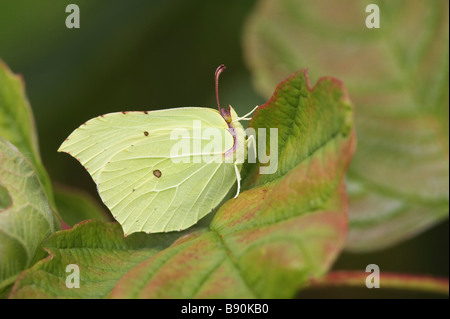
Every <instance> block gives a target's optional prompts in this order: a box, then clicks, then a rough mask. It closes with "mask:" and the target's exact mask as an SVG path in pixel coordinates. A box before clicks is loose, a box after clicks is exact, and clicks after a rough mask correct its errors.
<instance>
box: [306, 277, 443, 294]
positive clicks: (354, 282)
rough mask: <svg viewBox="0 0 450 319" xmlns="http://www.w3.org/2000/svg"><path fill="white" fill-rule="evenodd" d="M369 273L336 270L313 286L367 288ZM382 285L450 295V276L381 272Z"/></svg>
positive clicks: (312, 284)
mask: <svg viewBox="0 0 450 319" xmlns="http://www.w3.org/2000/svg"><path fill="white" fill-rule="evenodd" d="M368 275H369V273H366V272H362V271H335V272H331V273H329V274H327V275H325V276H323V277H321V278H318V279H314V280H313V281H312V282H311V287H330V286H334V287H359V288H366V278H367V276H368ZM380 287H382V288H389V289H402V290H415V291H423V292H432V293H438V294H443V295H447V296H448V295H449V281H448V278H436V277H430V276H418V275H405V274H395V273H380Z"/></svg>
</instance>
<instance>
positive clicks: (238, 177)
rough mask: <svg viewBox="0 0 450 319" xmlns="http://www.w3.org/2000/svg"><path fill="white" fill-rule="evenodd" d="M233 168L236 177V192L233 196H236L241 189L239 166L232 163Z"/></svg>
mask: <svg viewBox="0 0 450 319" xmlns="http://www.w3.org/2000/svg"><path fill="white" fill-rule="evenodd" d="M234 170H235V172H236V179H237V193H236V196H234V198H236V197H238V195H239V192H240V191H241V173H239V168H238V167H237V165H236V164H234Z"/></svg>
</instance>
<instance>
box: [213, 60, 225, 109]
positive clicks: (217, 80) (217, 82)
mask: <svg viewBox="0 0 450 319" xmlns="http://www.w3.org/2000/svg"><path fill="white" fill-rule="evenodd" d="M226 68H227V67H226V66H225V65H223V64H221V65H219V66H218V67H217V69H216V73H215V76H214V79H215V82H216V100H217V107H218V108H219V112H221V108H220V102H219V76H220V73H222V72H223V71H225V70H226Z"/></svg>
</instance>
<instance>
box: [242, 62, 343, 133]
mask: <svg viewBox="0 0 450 319" xmlns="http://www.w3.org/2000/svg"><path fill="white" fill-rule="evenodd" d="M308 70H309V69H308V68H301V69H299V70H298V71H296V72H294V73H293V74H291V75H290V76H288V77H287V78H285V79H284V80H283V81H281V82H280V83H278V85H277V86H276V88H275V90H274V91H273V93H272V95H271V96H270V98H269V99H268V100H267V102H266V103H264V104H263V105H260V106H259V107H258V108H257V109H256V111H255V113H254V114H253V117H252V120H253V118H254V117H255V115H256V114H257V113H258V112H259V110H261V109H264V108H266V107H267V106H268V105H270V104H271V103H273V102H274V101H275V100H276V99H277V98H278V92H279V89H280V88H281V87H282V86H283V85H285V84H286V82H289V81H290V80H291V79H293V78H296V77H298V75H299V74H303V76H304V77H305V80H306V85H307V88H308V91H309V92H313V91H314V90H315V89H316V88H317V87H318V86H320V85H321V84H322V82H324V81H331V82H333V83H334V84H335V85H336V86H337V87H339V89H340V90H342V93H343V94H342V100H343V101H346V102H348V103H351V99H350V95H349V93H348V91H347V88H346V86H345V85H344V82H343V81H342V80H340V79H338V78H336V77H333V76H321V77H320V78H319V79H318V80H317V82H316V84H314V86H311V80H310V78H309V71H308ZM252 120H251V121H250V122H249V125H248V126H249V127H253V125H252Z"/></svg>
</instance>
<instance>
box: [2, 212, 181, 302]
mask: <svg viewBox="0 0 450 319" xmlns="http://www.w3.org/2000/svg"><path fill="white" fill-rule="evenodd" d="M173 237H174V234H173V233H172V234H155V235H154V236H148V235H146V234H144V233H136V234H133V235H130V236H128V237H126V238H125V237H124V236H123V231H122V228H121V227H120V225H119V224H118V223H103V222H100V221H96V220H90V221H86V222H82V223H80V224H78V225H76V226H75V227H74V228H72V229H70V230H63V231H59V232H57V233H56V234H54V235H53V236H51V237H50V238H49V239H48V240H46V241H45V243H44V244H43V247H44V249H45V250H46V251H47V252H48V253H49V256H48V257H47V258H45V259H43V260H41V261H40V262H39V263H37V264H36V265H35V266H34V267H33V268H31V269H28V270H26V271H24V272H23V273H22V275H21V276H20V278H19V280H17V282H16V284H15V286H14V287H13V289H12V291H11V295H10V297H11V298H103V297H105V296H106V295H107V294H108V293H109V292H110V291H111V289H112V288H113V287H114V284H115V283H116V281H117V280H119V279H120V278H121V276H123V275H124V274H125V273H126V272H127V271H128V270H129V269H131V268H132V267H134V266H136V265H137V264H138V263H140V262H141V261H143V260H145V259H147V258H149V257H150V256H152V255H154V254H155V253H156V252H158V251H160V250H161V249H163V248H165V247H167V246H168V245H169V244H170V243H171V242H172V241H173ZM70 264H76V265H77V266H78V267H79V271H80V272H79V274H80V288H68V287H67V286H66V279H67V276H69V275H70V274H71V273H72V272H71V271H69V272H66V267H67V266H68V265H70Z"/></svg>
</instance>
